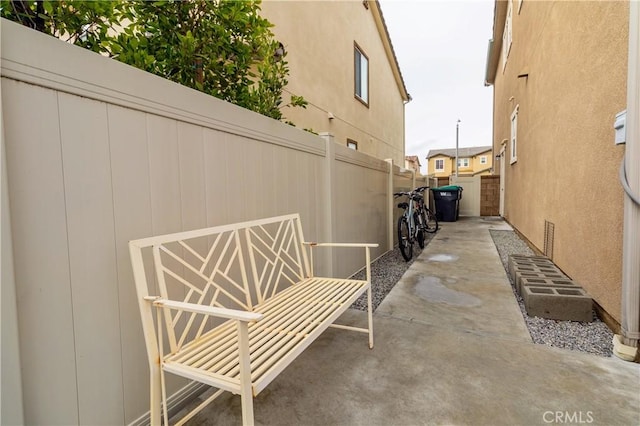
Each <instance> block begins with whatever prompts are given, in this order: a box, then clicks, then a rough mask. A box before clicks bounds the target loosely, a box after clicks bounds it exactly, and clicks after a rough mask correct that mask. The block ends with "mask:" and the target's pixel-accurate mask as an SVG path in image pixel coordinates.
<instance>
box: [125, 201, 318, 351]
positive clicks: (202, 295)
mask: <svg viewBox="0 0 640 426" xmlns="http://www.w3.org/2000/svg"><path fill="white" fill-rule="evenodd" d="M303 241H304V239H303V234H302V226H301V224H300V216H299V215H298V214H291V215H286V216H278V217H273V218H268V219H262V220H256V221H250V222H244V223H237V224H231V225H224V226H217V227H213V228H206V229H200V230H195V231H187V232H180V233H175V234H170V235H162V236H157V237H150V238H144V239H140V240H135V241H131V242H130V243H129V245H130V251H131V260H132V265H133V268H134V278H135V281H136V290H137V293H138V298H139V300H140V301H142V300H144V298H145V297H147V296H160V297H162V298H164V299H171V300H177V301H182V302H189V303H197V304H203V305H208V306H215V307H221V308H228V309H240V310H246V311H251V310H253V309H254V307H255V306H256V305H259V304H260V303H262V302H264V301H265V300H267V299H269V298H270V297H271V296H273V295H274V294H276V293H278V292H280V291H282V290H284V289H285V288H287V287H289V286H290V285H292V284H294V283H296V282H298V281H300V280H301V279H303V278H304V277H308V276H309V275H310V269H309V261H308V258H307V253H306V250H305V249H304V247H303V245H302V243H303ZM149 250H150V251H151V254H149V253H147V252H149ZM150 256H151V257H152V261H151V260H150ZM145 257H146V259H147V265H146V266H147V268H148V267H149V263H152V264H153V269H154V274H147V272H146V271H145ZM149 272H150V271H149ZM153 277H155V280H154V278H153ZM140 308H141V311H142V316H143V326H145V324H146V326H145V336H147V335H148V332H149V331H150V330H148V328H149V327H151V326H152V325H153V318H152V313H151V309H149V304H148V303H146V304H145V303H142V302H141V304H140ZM145 317H146V318H145ZM165 324H166V329H167V337H168V339H169V344H170V346H171V351H172V352H173V351H174V350H176V349H177V348H180V347H181V346H182V345H183V344H185V343H187V342H189V341H191V340H193V339H194V338H198V337H199V336H200V335H201V334H202V333H203V332H206V331H207V329H209V328H211V321H210V319H208V318H206V317H204V316H203V315H201V314H183V313H181V312H170V311H169V310H168V309H165ZM155 331H156V330H154V333H153V334H154V337H155ZM158 332H159V330H158ZM147 344H149V342H147Z"/></svg>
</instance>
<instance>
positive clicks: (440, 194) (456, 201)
mask: <svg viewBox="0 0 640 426" xmlns="http://www.w3.org/2000/svg"><path fill="white" fill-rule="evenodd" d="M431 191H432V192H433V200H434V201H435V204H436V218H437V219H438V221H440V222H455V221H456V220H458V217H460V199H461V198H462V187H461V186H458V185H447V186H440V187H438V188H431Z"/></svg>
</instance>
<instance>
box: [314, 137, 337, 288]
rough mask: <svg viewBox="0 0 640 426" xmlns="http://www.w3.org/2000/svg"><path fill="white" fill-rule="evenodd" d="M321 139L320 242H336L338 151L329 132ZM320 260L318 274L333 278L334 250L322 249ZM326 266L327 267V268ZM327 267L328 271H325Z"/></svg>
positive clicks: (319, 255) (319, 253)
mask: <svg viewBox="0 0 640 426" xmlns="http://www.w3.org/2000/svg"><path fill="white" fill-rule="evenodd" d="M320 137H321V138H322V139H324V144H325V163H324V182H323V185H322V188H323V194H322V200H320V201H321V202H320V205H321V206H322V213H321V217H322V231H321V233H320V235H319V238H318V240H322V241H323V242H332V243H333V242H336V239H335V227H334V223H335V211H334V207H333V197H334V196H335V187H334V185H335V164H336V149H335V142H334V136H333V134H331V133H329V132H322V133H320ZM318 258H319V259H323V261H322V262H321V263H319V264H318V266H321V268H320V269H319V270H318V273H321V274H322V275H323V276H326V277H332V276H334V275H333V271H334V263H335V262H334V250H333V248H331V247H327V248H325V249H322V252H318ZM325 265H326V266H325ZM325 267H326V269H324V268H325Z"/></svg>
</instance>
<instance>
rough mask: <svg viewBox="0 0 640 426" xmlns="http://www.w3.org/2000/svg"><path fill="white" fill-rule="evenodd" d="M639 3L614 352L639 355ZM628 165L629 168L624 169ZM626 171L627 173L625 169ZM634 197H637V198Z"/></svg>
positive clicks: (633, 20) (634, 12)
mask: <svg viewBox="0 0 640 426" xmlns="http://www.w3.org/2000/svg"><path fill="white" fill-rule="evenodd" d="M639 26H640V3H639V2H636V1H632V2H629V68H628V74H627V122H626V131H627V132H626V133H627V137H626V145H625V150H626V151H625V158H624V160H623V161H624V162H623V167H624V168H623V169H622V173H621V179H622V181H623V187H624V189H625V200H624V222H623V230H624V231H623V239H622V318H621V324H620V326H621V329H622V331H621V335H615V336H614V337H613V346H614V347H613V353H614V354H615V355H616V356H617V357H619V358H622V359H624V360H627V361H634V360H637V359H638V341H639V340H640V204H637V201H638V197H639V196H640V167H638V164H640V119H639V117H640V83H639V81H640V28H638V27H639ZM625 169H626V170H625ZM625 172H626V173H625ZM634 198H635V200H634Z"/></svg>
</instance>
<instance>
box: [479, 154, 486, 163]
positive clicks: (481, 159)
mask: <svg viewBox="0 0 640 426" xmlns="http://www.w3.org/2000/svg"><path fill="white" fill-rule="evenodd" d="M480 164H487V156H486V155H481V156H480Z"/></svg>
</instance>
